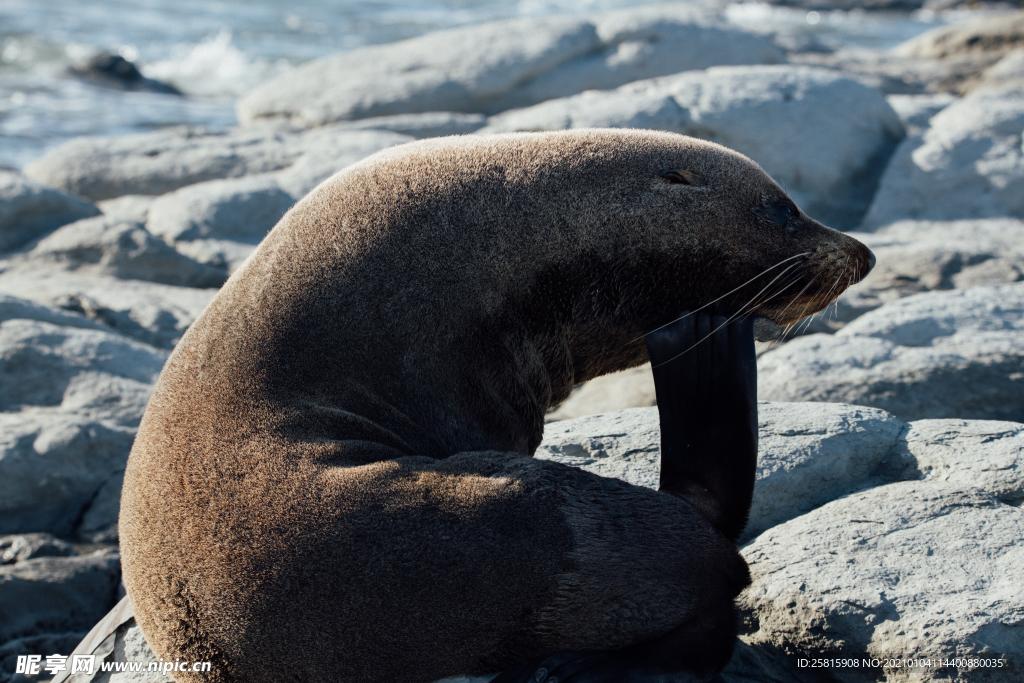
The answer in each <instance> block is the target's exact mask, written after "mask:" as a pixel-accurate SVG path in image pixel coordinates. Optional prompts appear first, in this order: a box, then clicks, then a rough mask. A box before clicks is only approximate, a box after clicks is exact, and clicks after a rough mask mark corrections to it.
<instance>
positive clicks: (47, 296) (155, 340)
mask: <svg viewBox="0 0 1024 683" xmlns="http://www.w3.org/2000/svg"><path fill="white" fill-rule="evenodd" d="M111 282H112V280H111V279H110V278H109V277H103V276H98V275H94V274H89V273H83V272H76V271H71V272H69V271H66V270H62V269H57V268H41V267H39V266H38V265H37V264H31V263H29V264H20V265H17V266H11V267H8V268H6V269H4V270H0V291H3V292H7V293H9V294H10V295H13V296H16V297H20V298H23V299H29V300H31V301H33V302H35V303H38V304H42V305H44V306H49V307H54V308H57V309H63V310H65V311H69V312H72V313H77V314H81V316H84V317H85V318H88V319H91V320H94V321H96V322H98V323H101V324H102V325H104V326H105V328H106V329H110V330H115V331H117V332H120V333H121V334H124V335H127V336H129V337H133V338H134V339H137V340H139V341H142V342H145V343H146V344H151V345H153V346H157V347H160V348H164V349H169V348H172V347H173V346H174V345H175V344H176V343H177V342H178V340H179V339H180V338H181V335H182V334H184V332H185V330H186V329H187V328H188V326H189V325H191V324H192V321H193V320H195V319H196V317H197V316H198V315H199V314H200V313H201V312H202V311H203V309H204V308H206V305H207V304H208V303H210V300H211V299H213V297H214V296H215V295H216V294H217V290H215V289H197V288H193V287H175V286H172V285H163V284H158V283H155V282H144V281H142V280H119V281H116V283H117V286H116V287H112V286H111Z"/></svg>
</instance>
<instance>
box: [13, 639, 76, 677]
mask: <svg viewBox="0 0 1024 683" xmlns="http://www.w3.org/2000/svg"><path fill="white" fill-rule="evenodd" d="M84 635H85V633H83V632H79V631H71V632H70V633H43V634H40V635H38V636H25V637H24V638H15V639H14V640H9V641H7V642H6V643H3V644H2V645H0V681H10V682H11V683H23V682H25V681H40V682H42V681H48V680H50V674H49V673H48V672H46V671H44V670H41V671H40V675H38V676H26V675H25V674H17V675H15V671H16V670H17V667H18V657H19V656H31V655H42V654H43V653H44V652H45V653H48V654H54V653H65V652H71V651H72V650H74V648H75V644H76V643H78V642H79V641H80V640H81V639H82V637H83V636H84ZM41 663H42V664H45V663H46V660H45V659H43V661H42V662H41Z"/></svg>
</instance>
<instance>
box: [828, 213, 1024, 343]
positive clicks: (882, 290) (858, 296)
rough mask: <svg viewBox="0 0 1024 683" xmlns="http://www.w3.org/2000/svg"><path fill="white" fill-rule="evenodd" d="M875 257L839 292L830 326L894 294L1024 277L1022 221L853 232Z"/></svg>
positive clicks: (914, 224)
mask: <svg viewBox="0 0 1024 683" xmlns="http://www.w3.org/2000/svg"><path fill="white" fill-rule="evenodd" d="M854 236H855V237H857V239H859V240H861V241H862V242H864V244H866V245H867V246H868V247H869V248H870V249H871V250H872V251H873V252H874V254H875V256H876V258H877V263H876V265H875V268H874V269H873V270H872V271H871V274H870V275H868V277H867V278H865V279H864V280H863V281H862V282H859V283H858V284H856V285H854V286H853V287H851V288H850V289H849V290H848V291H847V292H846V293H844V294H843V296H842V297H841V298H840V300H839V302H838V307H837V309H836V310H837V313H838V316H837V319H836V320H835V321H828V322H827V323H826V325H827V327H831V330H828V329H816V330H814V331H820V332H825V331H834V330H835V329H838V328H841V327H842V326H843V325H845V324H846V323H848V322H850V321H851V320H853V319H855V318H857V317H858V316H860V315H863V314H864V313H867V312H868V311H871V310H874V309H876V308H878V307H879V306H882V305H883V304H886V303H890V302H893V301H896V300H897V299H900V298H903V297H905V296H909V295H911V294H917V293H919V292H927V291H933V290H940V289H965V288H968V287H978V286H983V285H1000V284H1010V283H1012V282H1019V281H1021V280H1024V221H1020V220H1017V219H1013V218H982V219H975V220H962V221H900V222H898V223H893V224H891V225H888V226H886V227H884V228H881V229H880V230H879V231H878V232H876V233H854Z"/></svg>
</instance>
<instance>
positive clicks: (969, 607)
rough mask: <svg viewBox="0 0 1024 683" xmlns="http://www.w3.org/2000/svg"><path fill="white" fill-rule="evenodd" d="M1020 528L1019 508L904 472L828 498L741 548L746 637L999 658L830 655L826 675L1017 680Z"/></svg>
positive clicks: (793, 649) (804, 651) (809, 647)
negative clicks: (991, 662) (939, 662)
mask: <svg viewBox="0 0 1024 683" xmlns="http://www.w3.org/2000/svg"><path fill="white" fill-rule="evenodd" d="M1022 534H1024V513H1022V511H1021V510H1020V509H1018V508H1015V507H1011V506H1008V505H1005V504H1003V503H1000V502H999V501H998V500H997V499H996V498H994V497H993V496H991V495H990V494H988V493H986V492H984V491H982V490H980V489H976V488H967V487H954V486H951V485H949V484H941V483H931V482H928V481H923V482H922V481H909V482H899V483H894V484H889V485H886V486H880V487H876V488H872V489H870V490H867V491H863V492H860V493H854V494H852V495H849V496H847V497H845V498H841V499H839V500H836V501H833V502H831V503H828V504H827V505H824V506H822V507H820V508H818V509H817V510H814V511H812V512H810V513H808V514H806V515H803V516H801V517H797V518H796V519H792V520H790V521H788V522H786V523H785V524H782V525H779V526H776V527H774V528H772V529H769V530H768V531H766V532H765V533H763V534H761V535H760V536H759V537H758V538H757V539H756V540H754V541H753V542H752V543H750V544H749V545H747V546H746V547H745V548H744V550H743V554H744V555H745V557H746V558H747V561H748V562H749V563H750V568H751V573H752V575H753V584H752V585H751V586H750V587H749V588H748V589H747V590H746V591H745V592H744V593H743V594H742V595H741V596H740V604H741V607H742V608H743V610H744V611H745V613H746V624H747V628H748V629H749V631H750V633H749V634H748V636H747V640H748V642H752V643H765V644H769V645H772V646H774V647H777V648H779V649H782V650H784V651H785V652H788V653H789V654H790V656H791V657H794V658H795V657H807V658H812V657H829V658H831V657H838V658H856V659H857V660H858V662H859V661H860V660H861V658H863V657H871V658H878V659H887V658H894V659H915V660H920V659H928V658H931V659H932V660H933V662H934V660H936V659H939V658H950V659H953V658H957V657H981V658H989V659H999V658H1006V663H1005V665H1004V667H1005V668H1002V669H1000V668H975V670H974V671H973V672H971V673H968V671H967V669H968V667H966V666H964V667H956V666H953V667H951V668H941V667H938V666H936V665H933V666H932V667H929V668H919V669H910V670H908V669H905V668H901V669H897V668H895V667H890V668H888V669H886V670H884V671H883V669H882V667H881V666H874V667H871V666H869V667H857V668H838V667H834V668H831V669H829V670H827V672H822V673H823V674H827V675H828V676H829V678H828V680H838V681H849V682H853V681H878V680H887V681H907V680H970V681H992V682H995V681H1000V682H1002V681H1006V682H1007V683H1009V682H1010V681H1016V680H1019V677H1020V671H1019V669H1017V668H1015V667H1016V662H1020V661H1021V657H1022V656H1024V637H1022V634H1021V631H1020V627H1019V624H1020V622H1021V615H1022V614H1024V596H1022V594H1021V591H1020V586H1021V584H1022V582H1024V573H1022V567H1024V546H1022V545H1021V543H1020V538H1021V536H1022ZM958 668H959V670H958Z"/></svg>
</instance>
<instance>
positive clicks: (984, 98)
mask: <svg viewBox="0 0 1024 683" xmlns="http://www.w3.org/2000/svg"><path fill="white" fill-rule="evenodd" d="M1022 134H1024V95H1021V94H1017V93H1014V92H1009V91H1001V90H982V91H979V92H978V93H976V94H974V95H972V96H970V97H966V98H964V99H962V100H960V101H959V102H955V103H953V104H951V105H950V106H948V107H946V108H945V109H943V110H942V111H940V112H939V113H938V114H936V115H935V116H934V117H932V119H931V122H930V127H929V128H928V129H927V130H926V131H925V132H924V133H922V134H920V135H914V136H911V137H909V138H907V139H906V140H904V141H903V142H902V143H901V144H900V146H899V148H897V150H896V153H895V154H894V155H893V158H892V161H890V163H889V166H888V167H887V168H886V170H885V173H884V174H883V176H882V180H881V182H880V183H879V186H878V192H877V194H876V195H875V198H874V200H873V201H872V203H871V207H870V209H869V210H868V212H867V214H866V215H865V216H864V220H863V223H862V225H861V228H860V229H863V230H872V229H875V228H878V227H879V226H881V225H885V224H888V223H892V222H895V221H898V220H904V219H926V220H954V219H959V218H994V217H1006V216H1013V217H1017V218H1024V167H1022V165H1021V163H1020V158H1019V157H1020V149H1021V144H1022Z"/></svg>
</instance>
